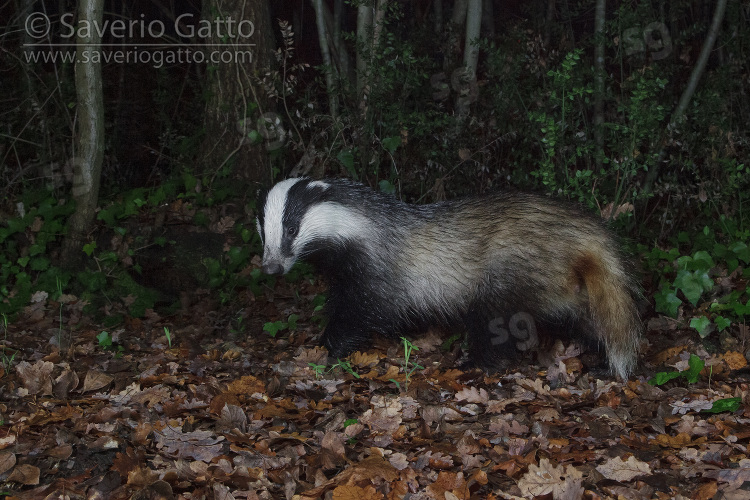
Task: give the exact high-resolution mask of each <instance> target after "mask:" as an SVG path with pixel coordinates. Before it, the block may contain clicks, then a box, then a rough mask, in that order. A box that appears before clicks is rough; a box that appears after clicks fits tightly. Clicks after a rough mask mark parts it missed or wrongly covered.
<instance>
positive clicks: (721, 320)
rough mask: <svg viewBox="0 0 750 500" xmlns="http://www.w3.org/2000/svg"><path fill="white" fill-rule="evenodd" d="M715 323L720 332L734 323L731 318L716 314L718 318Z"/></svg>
mask: <svg viewBox="0 0 750 500" xmlns="http://www.w3.org/2000/svg"><path fill="white" fill-rule="evenodd" d="M714 324H716V328H717V329H718V330H719V331H720V332H723V331H724V330H726V328H727V327H728V326H729V325H731V324H732V322H731V320H729V319H728V318H725V317H724V316H716V318H714Z"/></svg>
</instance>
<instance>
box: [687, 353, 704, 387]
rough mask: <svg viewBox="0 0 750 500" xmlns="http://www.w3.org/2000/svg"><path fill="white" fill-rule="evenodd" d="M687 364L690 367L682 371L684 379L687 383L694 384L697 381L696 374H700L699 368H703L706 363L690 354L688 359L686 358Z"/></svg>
mask: <svg viewBox="0 0 750 500" xmlns="http://www.w3.org/2000/svg"><path fill="white" fill-rule="evenodd" d="M688 366H689V367H690V368H688V369H687V370H686V371H685V372H684V375H685V379H686V380H687V381H688V383H690V384H694V383H696V382H697V381H698V376H699V375H700V373H701V370H703V367H705V366H706V363H705V362H704V361H703V360H702V359H701V358H699V357H698V356H696V355H695V354H691V355H690V359H689V360H688Z"/></svg>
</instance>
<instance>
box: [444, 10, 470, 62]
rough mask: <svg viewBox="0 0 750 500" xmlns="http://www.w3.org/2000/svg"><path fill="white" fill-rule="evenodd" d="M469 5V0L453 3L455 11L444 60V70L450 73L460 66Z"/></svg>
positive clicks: (452, 15) (449, 28) (452, 16)
mask: <svg viewBox="0 0 750 500" xmlns="http://www.w3.org/2000/svg"><path fill="white" fill-rule="evenodd" d="M467 7H468V0H456V1H455V2H454V3H453V13H452V14H451V21H450V26H449V27H448V30H449V31H448V41H447V47H446V50H445V51H444V53H445V59H444V60H443V70H444V71H445V72H446V73H447V74H449V75H450V74H452V73H453V70H454V69H456V66H458V64H457V61H458V60H459V59H458V55H459V54H460V53H461V44H460V40H461V30H462V29H463V28H464V26H465V24H466V9H467Z"/></svg>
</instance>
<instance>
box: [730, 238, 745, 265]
mask: <svg viewBox="0 0 750 500" xmlns="http://www.w3.org/2000/svg"><path fill="white" fill-rule="evenodd" d="M729 250H731V251H732V253H734V255H736V256H737V258H738V259H739V260H741V261H743V262H744V263H745V264H750V247H748V246H747V245H746V244H745V243H743V242H742V241H738V242H737V243H734V244H733V245H732V246H731V247H729Z"/></svg>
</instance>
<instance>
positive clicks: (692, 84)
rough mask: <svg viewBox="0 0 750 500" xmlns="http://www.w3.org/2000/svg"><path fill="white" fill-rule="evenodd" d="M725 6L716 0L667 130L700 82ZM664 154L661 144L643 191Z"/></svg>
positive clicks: (655, 174) (722, 0) (648, 190)
mask: <svg viewBox="0 0 750 500" xmlns="http://www.w3.org/2000/svg"><path fill="white" fill-rule="evenodd" d="M726 8H727V0H718V2H716V8H715V9H714V16H713V20H712V21H711V27H710V28H709V29H708V35H707V36H706V39H705V40H704V41H703V47H702V48H701V53H700V55H699V56H698V60H697V61H696V62H695V66H694V67H693V71H692V72H691V73H690V79H689V80H688V85H687V87H685V90H684V91H683V92H682V96H681V97H680V102H679V103H677V107H676V108H675V110H674V112H673V113H672V118H671V119H670V120H669V125H668V126H667V130H672V129H674V127H675V126H676V125H677V124H678V123H679V122H680V121H682V118H683V115H684V114H685V110H686V109H687V107H688V104H689V103H690V99H692V97H693V94H694V93H695V89H696V88H698V83H699V82H700V79H701V76H702V75H703V70H705V69H706V63H707V62H708V56H709V55H711V50H713V47H714V44H715V43H716V39H717V38H718V36H719V30H720V29H721V23H722V21H723V20H724V12H725V11H726ZM665 155H666V151H665V149H664V146H662V148H661V150H660V151H659V155H658V159H657V161H656V162H654V167H653V168H652V169H651V170H649V172H648V175H646V180H645V181H644V183H643V192H644V193H645V194H648V193H651V190H652V189H653V185H654V182H655V181H656V178H657V177H658V175H659V165H660V164H661V162H662V160H663V159H664V156H665Z"/></svg>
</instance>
